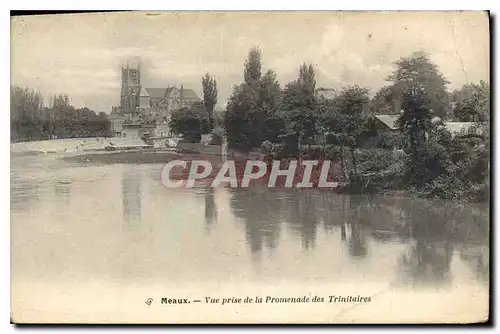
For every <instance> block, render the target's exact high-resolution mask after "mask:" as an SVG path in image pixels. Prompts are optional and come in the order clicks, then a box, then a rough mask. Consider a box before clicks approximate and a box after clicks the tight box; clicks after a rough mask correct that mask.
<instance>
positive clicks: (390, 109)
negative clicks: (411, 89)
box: [368, 86, 401, 115]
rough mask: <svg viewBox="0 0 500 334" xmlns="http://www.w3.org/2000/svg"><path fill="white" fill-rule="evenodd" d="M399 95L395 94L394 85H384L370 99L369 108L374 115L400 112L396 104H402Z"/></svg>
mask: <svg viewBox="0 0 500 334" xmlns="http://www.w3.org/2000/svg"><path fill="white" fill-rule="evenodd" d="M400 104H401V101H399V96H395V93H394V90H393V87H392V86H384V87H382V88H380V90H379V91H378V92H377V93H376V94H375V96H374V97H373V98H372V99H371V100H370V104H369V106H368V110H369V112H370V114H372V115H391V114H394V113H398V112H399V110H395V108H396V105H400Z"/></svg>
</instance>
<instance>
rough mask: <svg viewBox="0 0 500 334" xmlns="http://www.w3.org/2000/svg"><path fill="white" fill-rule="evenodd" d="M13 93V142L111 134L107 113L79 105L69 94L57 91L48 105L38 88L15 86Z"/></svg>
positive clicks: (11, 91)
mask: <svg viewBox="0 0 500 334" xmlns="http://www.w3.org/2000/svg"><path fill="white" fill-rule="evenodd" d="M10 96H11V104H10V122H11V141H12V142H19V141H32V140H46V139H54V138H75V137H76V138H78V137H107V136H110V135H111V132H110V122H109V120H108V118H107V117H106V114H105V113H102V112H101V113H99V114H96V112H94V111H93V110H90V109H88V108H79V109H77V108H75V107H73V106H72V105H71V104H70V102H69V98H68V96H67V95H63V94H59V95H54V96H53V97H52V99H51V101H50V103H49V105H50V106H49V107H47V106H44V103H43V98H42V95H41V94H40V93H39V92H37V91H34V90H31V89H29V88H21V87H18V86H12V87H11V89H10Z"/></svg>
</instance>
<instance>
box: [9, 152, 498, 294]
mask: <svg viewBox="0 0 500 334" xmlns="http://www.w3.org/2000/svg"><path fill="white" fill-rule="evenodd" d="M11 162H12V163H11V165H12V168H11V245H12V246H11V254H12V255H11V259H12V260H11V262H12V280H13V283H24V284H30V282H38V283H40V282H47V283H54V284H58V283H62V282H65V283H71V282H74V283H85V282H91V281H93V280H108V281H110V282H113V281H116V280H119V281H120V282H121V283H122V284H128V283H130V284H138V283H143V284H170V283H172V284H173V283H178V284H181V283H189V284H190V283H197V282H227V283H231V282H233V283H238V282H257V283H258V282H260V283H266V282H268V283H269V282H272V283H273V284H279V283H280V282H295V283H298V284H302V283H303V284H307V283H312V284H316V283H318V284H321V283H335V284H337V283H338V284H343V283H351V284H352V283H354V284H359V285H363V284H365V283H366V284H371V283H377V284H380V285H381V286H385V285H387V286H391V287H392V288H393V289H396V290H397V291H399V290H401V291H423V290H429V289H430V290H432V291H435V292H439V291H450V290H451V291H454V289H460V288H463V287H464V286H467V287H473V288H480V289H487V286H488V284H489V282H488V275H489V258H488V253H489V249H488V245H489V211H488V206H487V205H477V204H470V205H459V204H455V203H450V202H431V201H424V200H419V201H415V200H410V199H403V198H383V197H381V196H375V197H367V196H346V195H336V194H331V193H323V192H319V191H317V190H309V191H304V190H301V191H297V190H293V189H266V188H261V187H253V188H249V189H230V188H217V189H212V188H209V187H204V186H200V187H197V188H193V189H182V190H180V189H167V188H165V187H164V186H163V185H162V184H161V183H160V172H161V168H162V165H120V164H118V165H97V164H88V165H85V164H79V163H74V162H73V163H70V162H65V161H62V160H60V159H58V157H57V156H56V155H50V154H49V155H40V156H25V157H12V159H11ZM457 291H459V290H457ZM485 302H486V301H485Z"/></svg>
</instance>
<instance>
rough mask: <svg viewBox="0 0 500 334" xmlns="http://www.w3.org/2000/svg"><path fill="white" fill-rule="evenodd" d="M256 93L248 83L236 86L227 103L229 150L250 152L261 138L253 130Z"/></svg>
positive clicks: (225, 120)
mask: <svg viewBox="0 0 500 334" xmlns="http://www.w3.org/2000/svg"><path fill="white" fill-rule="evenodd" d="M255 109H256V91H255V90H254V89H253V88H252V87H251V86H250V85H248V84H247V83H242V84H240V85H239V86H235V87H234V89H233V92H232V94H231V96H230V97H229V100H228V103H227V109H226V114H225V119H224V127H225V129H226V134H227V141H228V148H230V149H239V150H241V151H249V150H250V149H251V148H252V147H254V146H255V145H256V144H257V142H258V141H259V140H261V138H259V137H260V136H258V134H259V133H258V132H257V131H256V129H255V128H253V123H254V120H255V118H254V117H253V115H252V113H253V111H254V110H255Z"/></svg>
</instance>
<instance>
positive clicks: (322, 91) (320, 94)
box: [316, 87, 337, 100]
mask: <svg viewBox="0 0 500 334" xmlns="http://www.w3.org/2000/svg"><path fill="white" fill-rule="evenodd" d="M316 97H317V98H323V99H327V100H333V99H334V98H336V97H337V91H336V90H335V88H323V87H321V88H318V89H316Z"/></svg>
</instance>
